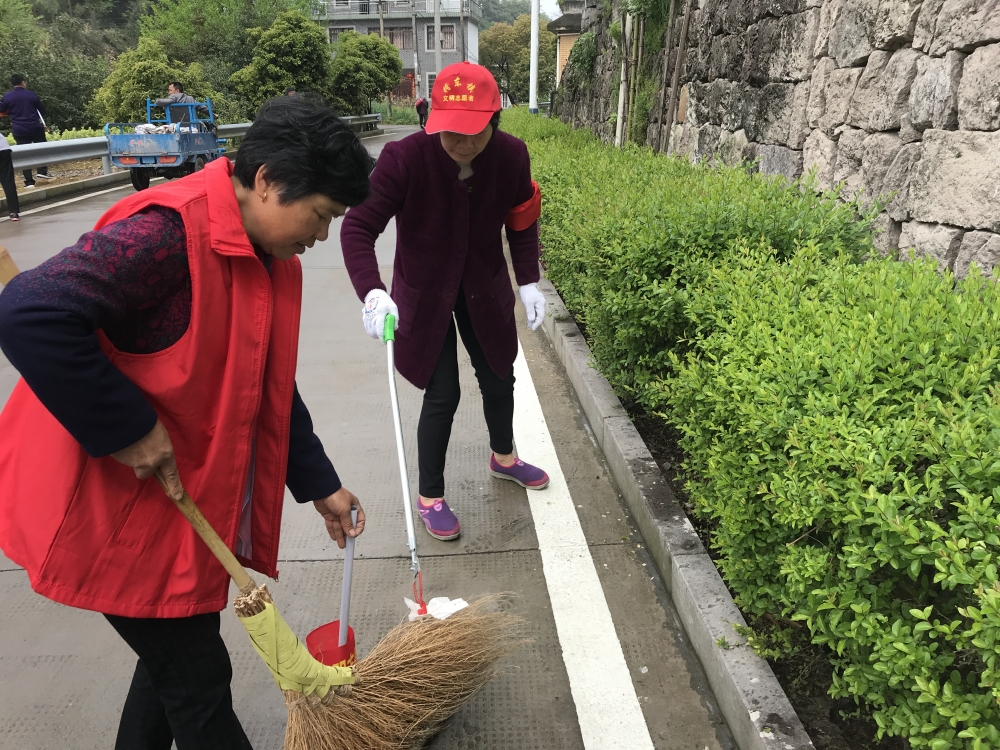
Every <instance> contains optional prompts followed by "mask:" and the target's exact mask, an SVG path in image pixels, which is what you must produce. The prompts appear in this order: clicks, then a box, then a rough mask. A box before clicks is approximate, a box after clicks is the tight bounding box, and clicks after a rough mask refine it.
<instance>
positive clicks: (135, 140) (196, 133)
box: [104, 99, 226, 190]
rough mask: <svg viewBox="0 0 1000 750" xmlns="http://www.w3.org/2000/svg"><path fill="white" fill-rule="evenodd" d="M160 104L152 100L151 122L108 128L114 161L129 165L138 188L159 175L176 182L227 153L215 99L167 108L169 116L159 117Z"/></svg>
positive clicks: (148, 114)
mask: <svg viewBox="0 0 1000 750" xmlns="http://www.w3.org/2000/svg"><path fill="white" fill-rule="evenodd" d="M156 107H157V105H156V104H154V103H153V102H152V101H151V100H149V99H147V100H146V122H145V123H135V122H109V123H108V124H107V125H105V126H104V135H105V136H106V137H107V139H108V156H110V157H111V163H112V164H113V165H114V166H116V167H122V168H125V169H128V171H129V176H130V177H131V178H132V186H133V187H134V188H135V189H136V190H145V189H146V188H148V187H149V181H150V180H151V179H152V178H153V177H166V178H167V179H168V180H171V179H174V178H175V177H183V176H184V175H187V174H191V173H192V172H197V171H198V170H200V169H202V168H203V167H204V166H205V165H206V164H207V163H208V162H210V161H213V160H214V159H218V158H219V157H220V156H223V155H224V154H225V151H226V149H225V141H224V140H221V139H219V138H218V136H217V135H216V126H215V113H214V112H213V111H212V101H211V100H210V99H206V100H205V101H203V102H192V103H190V104H171V105H169V106H166V107H162V109H163V110H164V116H163V118H156V117H154V116H153V109H154V108H156ZM140 126H145V127H140ZM137 128H138V129H139V131H140V132H136V129H137ZM144 130H145V131H151V132H142V131H144Z"/></svg>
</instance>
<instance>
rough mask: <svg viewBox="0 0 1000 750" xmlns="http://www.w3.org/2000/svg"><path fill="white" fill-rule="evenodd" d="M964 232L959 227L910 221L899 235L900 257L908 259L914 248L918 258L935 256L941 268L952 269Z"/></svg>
mask: <svg viewBox="0 0 1000 750" xmlns="http://www.w3.org/2000/svg"><path fill="white" fill-rule="evenodd" d="M964 234H965V230H964V229H961V228H959V227H949V226H945V225H944V224H925V223H924V222H921V221H908V222H906V223H905V224H903V229H902V231H901V232H900V235H899V257H900V259H901V260H908V259H909V252H910V251H911V250H912V251H913V254H914V256H916V257H917V258H934V260H936V261H937V263H938V269H939V270H941V271H944V270H945V269H949V270H950V269H952V268H953V267H954V265H955V258H956V257H957V256H958V249H959V248H960V247H961V246H962V236H963V235H964Z"/></svg>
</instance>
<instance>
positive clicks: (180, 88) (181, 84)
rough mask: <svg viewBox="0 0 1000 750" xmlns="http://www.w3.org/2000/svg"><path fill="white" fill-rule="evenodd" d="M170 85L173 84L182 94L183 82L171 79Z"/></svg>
mask: <svg viewBox="0 0 1000 750" xmlns="http://www.w3.org/2000/svg"><path fill="white" fill-rule="evenodd" d="M170 85H171V86H173V87H174V88H175V89H177V90H178V91H180V92H181V93H182V94H183V93H184V84H183V83H181V82H180V81H171V82H170Z"/></svg>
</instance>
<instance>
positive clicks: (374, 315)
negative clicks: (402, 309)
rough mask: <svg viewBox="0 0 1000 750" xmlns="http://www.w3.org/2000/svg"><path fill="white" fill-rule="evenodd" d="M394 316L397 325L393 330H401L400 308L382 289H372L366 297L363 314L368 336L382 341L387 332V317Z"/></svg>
mask: <svg viewBox="0 0 1000 750" xmlns="http://www.w3.org/2000/svg"><path fill="white" fill-rule="evenodd" d="M386 315H394V316H395V317H396V325H395V326H393V330H394V331H395V330H398V329H399V308H398V307H396V303H395V302H393V301H392V297H390V296H389V295H388V294H387V293H386V292H385V291H384V290H382V289H372V290H371V291H370V292H368V294H366V295H365V306H364V309H363V310H362V312H361V320H362V321H363V322H364V324H365V330H366V331H367V332H368V335H369V336H371V337H372V338H373V339H376V340H377V341H381V340H382V333H383V331H385V316H386Z"/></svg>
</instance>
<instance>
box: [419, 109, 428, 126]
mask: <svg viewBox="0 0 1000 750" xmlns="http://www.w3.org/2000/svg"><path fill="white" fill-rule="evenodd" d="M417 117H418V118H419V119H420V127H424V126H425V125H426V124H427V115H426V114H420V113H419V112H417Z"/></svg>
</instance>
